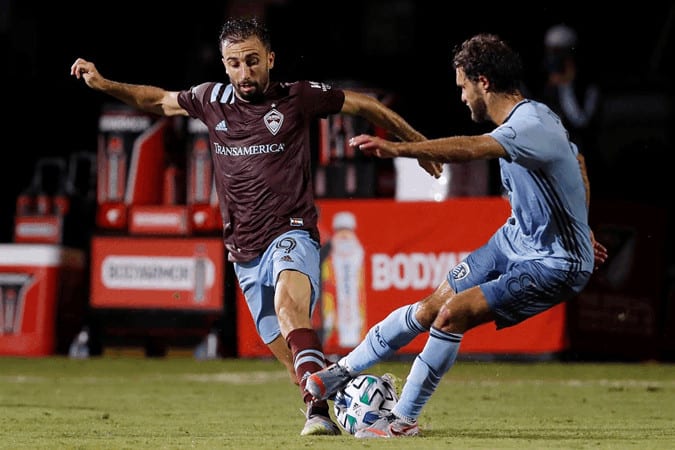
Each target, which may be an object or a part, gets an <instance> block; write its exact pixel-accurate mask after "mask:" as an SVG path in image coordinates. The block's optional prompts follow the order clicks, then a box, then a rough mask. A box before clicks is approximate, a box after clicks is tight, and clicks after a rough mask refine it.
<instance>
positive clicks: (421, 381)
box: [392, 327, 462, 420]
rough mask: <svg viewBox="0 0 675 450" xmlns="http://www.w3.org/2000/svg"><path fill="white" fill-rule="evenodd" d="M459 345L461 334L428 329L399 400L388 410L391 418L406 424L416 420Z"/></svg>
mask: <svg viewBox="0 0 675 450" xmlns="http://www.w3.org/2000/svg"><path fill="white" fill-rule="evenodd" d="M461 343H462V334H458V333H444V332H443V331H441V330H439V329H437V328H433V327H432V328H431V330H430V331H429V339H428V340H427V343H426V344H425V345H424V349H423V350H422V353H420V354H419V355H417V357H416V358H415V361H414V362H413V365H412V367H411V368H410V373H409V374H408V378H407V379H406V382H405V385H404V386H403V391H402V392H401V397H400V398H399V400H398V403H397V404H396V406H394V408H393V409H392V412H393V413H394V414H396V415H397V416H398V417H402V418H405V419H408V420H410V419H415V420H416V419H417V418H418V417H419V416H420V414H421V412H422V408H423V407H424V405H426V403H427V401H429V398H430V397H431V394H433V393H434V391H435V390H436V387H437V386H438V383H439V382H440V381H441V378H442V377H443V375H445V373H446V372H447V371H448V370H450V368H451V367H452V365H453V364H455V361H456V360H457V353H458V352H459V346H460V344H461Z"/></svg>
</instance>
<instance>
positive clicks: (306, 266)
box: [234, 230, 321, 344]
mask: <svg viewBox="0 0 675 450" xmlns="http://www.w3.org/2000/svg"><path fill="white" fill-rule="evenodd" d="M319 248H320V246H319V244H318V243H317V242H316V241H315V240H313V239H312V238H311V237H310V236H309V233H308V232H307V231H304V230H293V231H289V232H287V233H284V234H282V235H281V236H279V237H278V238H276V239H275V240H274V241H272V243H271V244H270V245H269V247H267V249H266V250H265V252H264V253H263V254H262V255H260V256H258V257H257V258H255V259H253V260H252V261H249V262H246V263H234V271H235V274H236V275H237V279H238V281H239V286H240V287H241V290H242V292H243V293H244V296H245V297H246V303H247V304H248V308H249V310H250V311H251V316H253V321H254V322H255V326H256V329H257V330H258V334H259V335H260V338H261V339H262V341H263V342H264V343H265V344H269V343H270V342H272V341H273V340H274V339H276V338H277V336H279V334H280V333H281V331H280V329H279V320H278V319H277V313H276V311H275V310H274V290H275V286H276V282H277V279H278V278H279V274H280V273H281V272H282V271H284V270H297V271H298V272H302V273H304V274H305V275H307V276H308V277H309V281H310V283H311V285H312V296H311V299H310V308H309V310H310V316H311V314H312V312H313V311H314V307H315V306H316V304H317V301H318V296H319V292H320V290H319V288H320V286H319V282H320V279H321V278H320V277H321V268H320V264H319Z"/></svg>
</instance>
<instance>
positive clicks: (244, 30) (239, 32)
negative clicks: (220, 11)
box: [219, 17, 272, 52]
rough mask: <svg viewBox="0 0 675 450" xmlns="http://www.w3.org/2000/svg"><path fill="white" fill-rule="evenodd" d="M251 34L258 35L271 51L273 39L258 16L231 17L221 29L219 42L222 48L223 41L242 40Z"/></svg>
mask: <svg viewBox="0 0 675 450" xmlns="http://www.w3.org/2000/svg"><path fill="white" fill-rule="evenodd" d="M251 36H256V37H257V38H258V39H260V42H262V43H263V45H264V46H265V49H266V50H267V51H268V52H269V51H271V50H272V40H271V38H270V33H269V31H268V30H267V28H266V27H265V24H263V23H262V22H261V21H260V20H258V18H256V17H245V18H242V17H239V18H234V19H230V20H228V21H227V22H225V23H224V24H223V26H222V28H221V29H220V36H219V44H220V48H221V49H222V46H223V43H224V42H225V41H228V42H241V41H244V40H246V39H248V38H250V37H251Z"/></svg>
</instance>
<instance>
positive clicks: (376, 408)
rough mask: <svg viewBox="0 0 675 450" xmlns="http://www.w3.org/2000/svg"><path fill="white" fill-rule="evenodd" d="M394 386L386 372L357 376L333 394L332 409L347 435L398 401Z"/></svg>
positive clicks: (372, 420)
mask: <svg viewBox="0 0 675 450" xmlns="http://www.w3.org/2000/svg"><path fill="white" fill-rule="evenodd" d="M394 385H395V381H394V378H393V376H392V375H390V374H384V375H382V376H381V377H380V376H377V375H372V374H361V375H358V376H357V377H356V378H354V379H352V380H351V381H350V382H349V383H348V384H347V385H346V386H345V387H344V388H342V389H340V390H339V391H337V392H336V393H335V400H334V403H333V411H334V412H335V418H336V419H337V422H338V423H339V424H340V426H341V427H342V428H343V429H344V430H345V431H346V432H347V433H349V434H354V433H356V432H357V431H358V430H360V429H362V428H366V427H369V426H370V425H372V424H373V423H374V422H375V421H376V420H377V419H379V418H380V417H381V415H382V414H387V413H389V412H390V411H391V409H392V408H393V407H394V405H395V404H396V402H397V401H398V395H397V393H396V389H395V387H394Z"/></svg>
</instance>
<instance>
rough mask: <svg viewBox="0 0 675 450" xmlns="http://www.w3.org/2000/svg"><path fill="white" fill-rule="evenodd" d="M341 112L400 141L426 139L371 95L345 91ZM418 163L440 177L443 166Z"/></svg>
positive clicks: (431, 163)
mask: <svg viewBox="0 0 675 450" xmlns="http://www.w3.org/2000/svg"><path fill="white" fill-rule="evenodd" d="M342 112H343V113H345V114H351V115H358V116H361V117H363V118H365V119H366V120H368V121H369V122H370V123H372V124H375V125H377V126H380V127H382V128H384V129H385V130H387V131H388V132H389V133H391V134H392V135H393V136H396V137H397V138H399V139H401V140H402V141H407V142H412V141H423V140H425V139H426V138H425V137H424V135H423V134H422V133H420V132H419V131H417V130H416V129H415V128H413V127H412V125H410V124H409V123H408V122H407V121H406V120H405V119H404V118H403V117H401V115H399V114H398V113H397V112H396V111H394V110H392V109H391V108H389V107H388V106H386V105H385V104H384V103H382V102H380V101H379V100H378V99H376V98H375V97H373V96H371V95H367V94H363V93H361V92H355V91H350V90H345V102H344V104H343V105H342ZM418 163H419V165H420V167H422V168H423V169H424V170H425V171H427V173H429V175H432V176H433V177H435V178H438V177H440V176H441V173H443V164H441V163H439V162H436V161H432V160H428V159H422V158H420V159H418Z"/></svg>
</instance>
